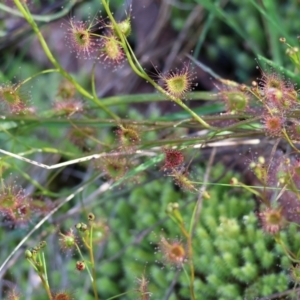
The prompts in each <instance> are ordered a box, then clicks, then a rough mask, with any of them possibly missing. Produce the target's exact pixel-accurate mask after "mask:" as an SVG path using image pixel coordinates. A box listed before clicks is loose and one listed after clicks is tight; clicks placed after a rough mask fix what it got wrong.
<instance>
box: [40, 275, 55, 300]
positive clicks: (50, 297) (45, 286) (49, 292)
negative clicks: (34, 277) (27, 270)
mask: <svg viewBox="0 0 300 300" xmlns="http://www.w3.org/2000/svg"><path fill="white" fill-rule="evenodd" d="M39 277H40V278H41V281H42V284H43V286H44V288H45V290H46V292H47V295H48V297H49V299H50V300H52V295H51V291H50V287H49V285H48V284H47V282H46V280H45V278H44V276H43V274H41V273H39Z"/></svg>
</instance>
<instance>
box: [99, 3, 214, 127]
mask: <svg viewBox="0 0 300 300" xmlns="http://www.w3.org/2000/svg"><path fill="white" fill-rule="evenodd" d="M101 1H102V4H103V6H104V8H105V11H106V13H107V15H108V17H109V19H110V20H111V22H112V24H113V26H114V28H115V31H116V32H117V34H118V36H119V38H120V40H121V43H122V46H123V49H124V52H125V54H126V57H127V59H128V62H129V64H130V67H131V68H132V70H133V71H134V72H135V73H136V74H137V75H138V76H140V77H142V78H143V79H145V80H146V81H148V82H149V83H150V84H152V86H153V87H154V88H155V89H156V90H158V91H159V92H161V93H162V94H164V95H166V96H167V98H169V99H171V100H173V101H174V102H175V103H177V104H178V105H179V106H181V107H182V108H183V109H184V110H185V111H187V112H188V113H190V114H191V115H192V116H193V117H194V119H195V120H196V121H197V122H199V123H200V124H201V125H203V126H204V127H205V128H207V129H213V130H215V128H213V127H212V126H210V125H209V124H208V123H206V122H205V121H204V120H203V119H202V118H201V117H200V116H198V115H197V114H196V113H195V112H194V111H193V110H191V109H190V108H189V107H188V106H187V105H185V104H184V103H183V102H182V101H181V100H180V99H178V98H176V97H174V96H172V95H170V94H169V93H168V92H167V91H165V90H164V89H163V88H162V87H160V86H159V85H158V84H157V83H156V82H155V81H154V80H152V78H150V77H149V75H148V74H147V73H146V72H145V71H144V70H143V68H142V67H141V66H140V64H139V63H137V64H138V67H139V68H137V67H136V64H135V63H134V61H136V62H138V60H137V59H136V57H135V55H134V52H133V51H132V50H131V48H130V45H129V44H128V42H127V40H126V38H125V36H124V35H123V34H122V32H121V30H120V28H119V26H118V24H117V23H116V21H115V19H114V17H113V15H112V13H111V11H110V9H109V6H108V4H107V2H106V0H101ZM129 49H130V50H129ZM132 58H134V61H133V59H132Z"/></svg>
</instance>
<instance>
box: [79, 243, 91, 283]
mask: <svg viewBox="0 0 300 300" xmlns="http://www.w3.org/2000/svg"><path fill="white" fill-rule="evenodd" d="M75 245H76V249H77V251H78V253H79V255H80V257H81V260H82V261H84V257H83V255H82V252H81V250H80V248H79V246H78V245H77V243H76V244H75ZM85 267H86V270H87V272H88V273H89V276H90V279H91V281H92V282H93V276H92V274H91V271H90V268H89V266H88V265H87V264H86V266H85Z"/></svg>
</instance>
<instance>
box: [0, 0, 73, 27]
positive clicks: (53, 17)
mask: <svg viewBox="0 0 300 300" xmlns="http://www.w3.org/2000/svg"><path fill="white" fill-rule="evenodd" d="M76 2H77V0H70V1H69V3H67V4H66V6H65V7H64V8H62V10H60V11H59V12H57V13H54V14H52V15H32V19H33V20H35V21H41V22H46V23H47V22H51V21H54V20H56V19H59V18H61V17H63V16H65V15H67V14H68V13H69V12H70V10H71V9H72V7H73V6H74V5H75V4H76ZM0 10H3V11H5V12H8V13H10V14H12V15H15V16H18V17H22V16H23V14H22V13H20V12H19V11H18V10H15V9H13V8H11V7H9V6H7V5H5V4H2V3H0Z"/></svg>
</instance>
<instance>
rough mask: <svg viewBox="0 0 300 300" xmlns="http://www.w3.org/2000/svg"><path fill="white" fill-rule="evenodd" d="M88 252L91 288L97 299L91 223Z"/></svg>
mask: <svg viewBox="0 0 300 300" xmlns="http://www.w3.org/2000/svg"><path fill="white" fill-rule="evenodd" d="M88 249H89V253H90V259H91V265H92V275H93V279H94V280H93V282H92V284H93V290H94V295H95V298H96V300H98V299H99V297H98V292H97V286H96V269H95V258H94V251H93V225H91V230H90V245H89V248H88Z"/></svg>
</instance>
